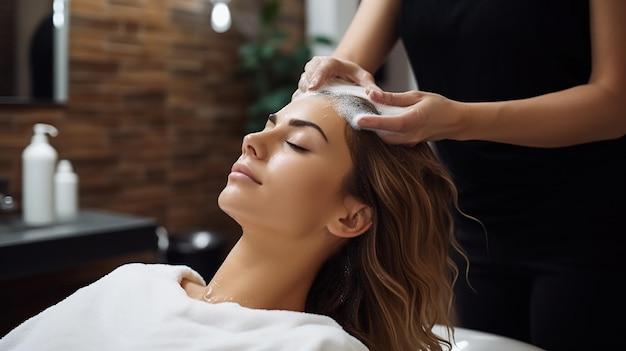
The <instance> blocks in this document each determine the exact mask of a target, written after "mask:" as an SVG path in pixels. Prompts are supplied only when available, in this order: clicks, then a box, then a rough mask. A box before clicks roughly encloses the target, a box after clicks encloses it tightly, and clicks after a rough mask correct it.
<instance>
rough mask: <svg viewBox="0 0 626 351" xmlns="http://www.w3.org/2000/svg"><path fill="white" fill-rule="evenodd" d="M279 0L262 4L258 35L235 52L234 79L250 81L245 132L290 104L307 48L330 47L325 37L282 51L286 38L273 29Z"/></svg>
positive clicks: (287, 38) (309, 50)
mask: <svg viewBox="0 0 626 351" xmlns="http://www.w3.org/2000/svg"><path fill="white" fill-rule="evenodd" d="M280 9H281V2H280V0H276V1H269V2H266V3H264V5H263V6H262V9H261V14H260V16H261V18H260V20H261V33H260V35H259V36H258V38H256V39H254V40H251V41H249V42H246V43H245V44H244V45H242V46H241V47H240V48H239V59H240V66H239V69H238V71H237V74H238V76H240V77H247V78H250V79H251V82H252V84H253V89H254V97H253V101H252V103H251V105H250V106H249V108H248V116H247V117H248V120H247V123H246V131H247V132H253V131H258V130H260V129H262V128H263V126H264V125H265V121H266V120H267V116H268V115H269V114H270V113H273V112H276V111H278V110H279V109H280V108H282V107H283V106H284V105H286V104H287V103H289V101H291V95H292V94H293V92H294V91H295V90H296V88H297V84H298V80H299V79H300V75H301V73H302V72H303V70H304V65H305V64H306V63H307V62H308V61H309V60H310V59H311V57H312V52H311V45H313V44H315V43H319V44H324V45H331V44H332V41H331V40H330V39H328V38H326V37H322V36H315V37H311V38H305V39H303V40H300V41H299V42H297V43H296V44H295V45H293V47H292V48H290V49H286V48H285V47H286V44H287V43H288V41H289V39H290V38H289V35H288V34H287V33H286V32H285V31H282V30H280V29H279V28H278V27H277V20H278V18H279V15H280Z"/></svg>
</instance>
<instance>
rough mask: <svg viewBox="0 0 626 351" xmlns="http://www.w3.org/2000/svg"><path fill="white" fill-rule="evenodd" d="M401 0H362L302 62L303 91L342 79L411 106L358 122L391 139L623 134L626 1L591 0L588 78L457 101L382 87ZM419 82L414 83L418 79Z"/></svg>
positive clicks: (521, 141) (531, 140)
mask: <svg viewBox="0 0 626 351" xmlns="http://www.w3.org/2000/svg"><path fill="white" fill-rule="evenodd" d="M400 5H401V1H400V0H386V1H381V0H376V1H374V0H363V1H361V4H360V6H359V9H358V11H357V13H356V15H355V18H354V20H353V21H352V23H351V25H350V27H349V28H348V31H347V32H346V34H345V36H344V37H343V39H342V40H341V42H340V43H339V45H338V47H337V49H336V51H335V52H334V53H333V55H332V57H315V58H313V59H312V60H311V61H310V62H309V63H307V65H306V66H305V71H304V73H303V74H302V76H301V79H300V81H299V83H298V89H299V90H300V91H305V90H315V89H317V88H319V87H320V86H321V85H322V84H323V83H324V81H325V80H326V79H329V78H333V77H339V78H343V79H346V80H349V81H352V82H354V83H356V84H359V85H361V86H365V87H369V88H370V89H371V90H372V91H371V92H370V97H371V98H372V99H373V100H374V101H377V102H381V103H385V104H389V105H395V106H402V107H409V112H407V113H405V114H403V115H399V116H393V117H391V116H367V117H364V118H362V119H361V120H360V122H359V125H360V126H361V127H363V128H367V129H377V130H384V131H387V132H389V133H385V134H384V136H383V138H384V139H385V140H386V141H387V142H390V143H397V144H414V143H417V142H422V141H434V140H442V139H451V140H484V141H493V142H501V143H509V144H515V145H521V146H530V147H562V146H571V145H576V144H584V143H588V142H593V141H600V140H609V139H616V138H619V137H621V136H623V135H625V134H626V45H624V43H626V22H625V21H624V20H623V15H624V14H626V1H623V0H595V1H590V13H591V26H592V28H591V44H592V73H591V75H590V79H589V81H588V83H587V84H583V85H579V86H574V87H572V88H569V89H565V90H561V91H557V92H553V93H549V94H545V95H539V96H535V97H531V98H526V99H519V100H508V101H497V102H480V103H462V102H458V101H453V100H450V99H447V98H445V97H443V96H440V95H437V94H432V93H428V92H421V91H410V92H404V93H389V92H383V91H381V90H380V88H378V86H377V85H376V83H375V81H374V79H373V75H372V73H373V72H376V71H377V70H378V69H379V68H380V66H381V65H382V63H383V62H384V60H385V58H386V57H387V55H388V53H389V52H390V50H391V48H392V47H393V45H394V44H395V42H396V40H397V38H398V33H397V30H396V26H395V25H393V23H395V22H396V21H397V17H398V11H400ZM418 84H419V82H418Z"/></svg>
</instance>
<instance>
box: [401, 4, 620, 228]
mask: <svg viewBox="0 0 626 351" xmlns="http://www.w3.org/2000/svg"><path fill="white" fill-rule="evenodd" d="M398 23H399V31H400V35H401V38H402V40H403V42H404V46H405V48H406V51H407V54H408V56H409V59H410V61H411V65H412V69H413V71H414V72H415V76H416V80H417V84H418V86H419V89H420V90H423V91H430V92H434V93H439V94H442V95H444V96H446V97H448V98H451V99H454V100H458V101H464V102H480V101H500V100H511V99H521V98H528V97H533V96H537V95H542V94H546V93H550V92H555V91H560V90H564V89H567V88H570V87H573V86H577V85H581V84H585V83H587V82H588V80H589V76H590V73H591V42H590V26H589V4H588V1H586V0H585V1H583V0H549V1H544V0H507V1H502V0H405V1H403V5H402V11H401V14H400V19H399V22H398ZM625 118H626V117H625ZM435 146H436V149H437V151H438V153H439V156H440V157H441V159H442V161H443V162H444V164H445V165H446V166H447V167H448V168H449V169H450V171H451V173H452V176H453V178H454V180H455V182H456V185H457V187H458V189H459V195H460V205H461V208H462V209H463V210H464V211H465V212H467V213H468V214H470V215H473V216H476V217H478V218H479V219H480V220H481V221H483V222H484V224H485V225H486V227H487V231H488V232H489V233H491V234H496V235H498V233H503V235H515V234H524V235H535V236H541V237H542V238H545V237H546V235H548V236H551V237H552V238H557V237H569V236H571V235H572V231H578V232H579V233H582V232H583V231H598V230H599V231H602V230H604V232H605V233H607V234H609V235H612V234H610V233H612V232H613V231H612V230H611V229H609V228H610V225H611V223H613V224H617V223H618V221H617V218H618V217H619V218H621V217H623V216H624V213H626V207H625V205H624V203H625V202H624V200H625V198H626V185H625V184H626V138H624V137H622V138H621V139H617V140H611V141H601V142H594V143H588V144H582V145H576V146H571V147H562V148H532V147H522V146H516V145H510V144H503V143H494V142H485V141H466V142H458V141H451V140H444V141H439V142H436V143H435ZM607 222H608V223H607ZM620 232H621V233H624V229H621V230H620Z"/></svg>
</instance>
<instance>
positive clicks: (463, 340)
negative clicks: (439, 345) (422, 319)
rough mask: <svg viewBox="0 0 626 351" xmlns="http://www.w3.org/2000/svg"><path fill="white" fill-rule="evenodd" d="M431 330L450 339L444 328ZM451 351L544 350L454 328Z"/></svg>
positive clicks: (494, 336) (470, 330) (474, 331)
mask: <svg viewBox="0 0 626 351" xmlns="http://www.w3.org/2000/svg"><path fill="white" fill-rule="evenodd" d="M433 331H434V332H435V333H436V334H437V335H439V336H441V337H443V338H444V339H447V340H450V338H449V337H448V333H447V332H446V330H445V328H443V327H441V326H435V328H433ZM451 351H545V350H544V349H540V348H538V347H537V346H533V345H530V344H527V343H525V342H522V341H519V340H515V339H511V338H507V337H504V336H500V335H495V334H490V333H485V332H481V331H478V330H472V329H465V328H454V343H453V344H452V350H451Z"/></svg>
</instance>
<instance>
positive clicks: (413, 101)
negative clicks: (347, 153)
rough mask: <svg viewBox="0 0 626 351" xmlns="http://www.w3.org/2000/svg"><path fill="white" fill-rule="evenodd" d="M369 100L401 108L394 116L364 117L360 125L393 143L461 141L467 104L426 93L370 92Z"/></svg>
mask: <svg viewBox="0 0 626 351" xmlns="http://www.w3.org/2000/svg"><path fill="white" fill-rule="evenodd" d="M367 95H368V98H369V99H370V100H372V101H374V102H375V103H377V104H381V105H384V106H389V107H395V108H397V109H401V112H400V113H396V114H394V115H389V114H384V113H381V115H380V116H375V115H368V116H361V117H360V118H359V120H358V126H359V127H360V128H363V129H369V130H376V131H377V132H378V134H379V135H380V136H381V138H382V139H383V140H385V141H386V142H388V143H391V144H403V145H415V144H417V143H421V142H425V141H435V140H442V139H456V140H460V139H461V138H459V135H461V132H462V131H463V129H462V128H461V126H462V124H461V123H460V122H461V120H462V119H461V116H462V113H461V109H462V108H463V106H464V105H463V104H462V103H460V102H457V101H454V100H450V99H447V98H445V97H443V96H441V95H439V94H434V93H427V92H422V91H417V90H413V91H408V92H403V93H390V92H383V91H371V90H369V91H367Z"/></svg>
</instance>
